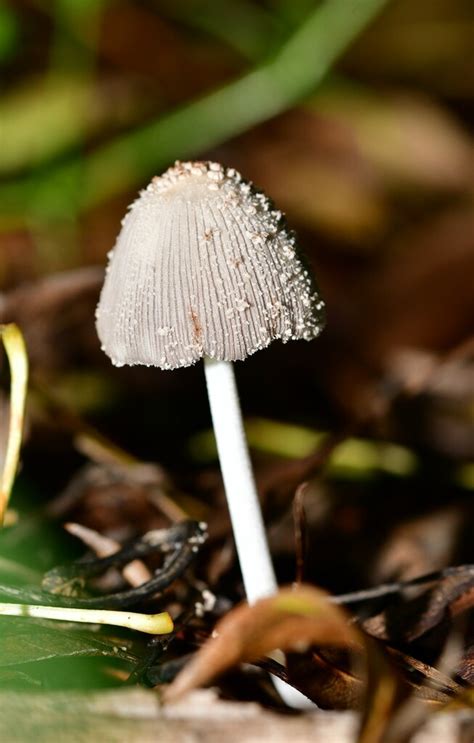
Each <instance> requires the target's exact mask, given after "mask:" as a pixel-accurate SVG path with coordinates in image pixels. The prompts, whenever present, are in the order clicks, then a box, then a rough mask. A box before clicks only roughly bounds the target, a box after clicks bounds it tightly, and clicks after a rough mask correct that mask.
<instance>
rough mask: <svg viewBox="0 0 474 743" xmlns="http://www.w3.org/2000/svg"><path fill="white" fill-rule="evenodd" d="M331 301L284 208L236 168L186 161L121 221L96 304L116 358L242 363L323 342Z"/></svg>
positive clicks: (119, 361)
mask: <svg viewBox="0 0 474 743" xmlns="http://www.w3.org/2000/svg"><path fill="white" fill-rule="evenodd" d="M323 325H324V304H323V302H322V300H321V298H320V296H319V294H318V292H317V289H316V287H315V284H314V281H313V279H312V277H311V274H310V272H309V271H308V268H307V267H306V265H305V263H304V261H302V258H301V255H300V253H299V251H298V249H297V246H296V241H295V237H294V235H293V233H292V232H290V231H288V229H287V226H286V222H285V220H284V218H283V216H282V214H281V212H278V211H276V210H274V208H273V205H272V203H271V202H270V201H269V199H267V197H266V196H265V195H264V194H263V193H261V192H259V191H257V190H256V189H255V188H254V187H253V186H252V184H251V183H248V182H247V181H244V180H243V179H242V178H241V176H240V175H239V173H237V172H236V171H235V170H234V169H233V168H224V167H222V166H221V165H219V164H218V163H212V162H189V163H180V162H177V163H176V164H175V165H174V166H173V167H172V168H170V169H169V170H167V171H166V173H164V175H162V176H160V177H155V178H153V180H152V181H151V183H150V184H149V186H148V187H147V188H146V189H145V190H144V191H142V192H141V194H140V196H139V198H138V199H137V200H136V201H135V202H134V203H133V204H132V205H131V207H130V210H129V212H128V214H127V215H126V217H125V219H124V220H123V222H122V230H121V232H120V234H119V236H118V239H117V242H116V245H115V248H114V250H113V251H111V252H110V253H109V265H108V268H107V275H106V279H105V283H104V286H103V289H102V294H101V297H100V301H99V305H98V307H97V332H98V334H99V338H100V340H101V343H102V348H103V350H104V351H105V352H106V353H107V354H108V356H110V358H111V359H112V362H113V363H114V364H115V365H116V366H122V365H123V364H131V365H133V364H145V365H148V366H158V367H160V368H162V369H175V368H177V367H179V366H189V365H191V364H194V363H195V362H196V361H198V359H200V358H202V357H203V356H208V357H210V358H213V359H224V360H228V361H235V360H237V359H245V358H246V357H247V356H249V355H250V354H252V353H255V351H258V350H259V349H261V348H265V347H266V346H268V345H269V344H270V343H271V342H272V341H273V340H275V339H277V338H279V339H281V340H282V341H283V342H284V343H286V341H289V340H292V339H297V338H304V339H305V340H311V339H312V338H315V337H316V336H317V335H318V333H319V332H320V331H321V329H322V327H323Z"/></svg>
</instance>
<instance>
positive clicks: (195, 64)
mask: <svg viewBox="0 0 474 743" xmlns="http://www.w3.org/2000/svg"><path fill="white" fill-rule="evenodd" d="M473 30H474V6H473V4H472V0H417V2H413V1H412V0H389V1H383V0H363V1H362V0H326V1H325V2H315V0H135V1H132V0H16V1H15V2H6V1H5V0H4V1H3V2H1V3H0V65H1V89H0V92H1V99H0V291H1V294H0V320H1V321H2V322H6V321H15V322H17V323H18V324H19V325H20V326H21V327H22V329H23V331H24V333H25V336H26V340H27V344H28V349H29V354H30V358H31V367H32V385H31V393H30V400H29V411H28V427H27V445H26V449H25V454H24V468H23V474H22V478H23V479H22V482H23V485H22V487H21V483H20V486H19V490H18V492H19V498H20V501H21V502H23V501H22V500H21V499H22V498H23V497H24V493H25V492H26V493H28V492H29V494H30V495H29V496H27V497H25V502H26V501H28V502H29V503H30V505H31V502H36V503H38V502H41V503H43V502H45V501H48V500H49V499H51V498H52V497H53V496H57V495H58V493H59V492H61V490H62V489H63V488H64V487H65V486H66V485H67V483H69V482H70V480H71V478H72V477H74V476H75V474H76V473H77V472H78V471H79V467H80V466H81V465H85V464H86V462H87V461H88V460H90V459H92V460H94V461H98V460H100V461H104V456H105V459H107V455H104V453H103V452H104V450H103V449H101V448H100V447H99V450H100V453H99V454H98V453H97V452H98V449H97V446H96V444H97V440H96V436H97V434H96V431H97V430H100V431H101V433H102V434H106V435H107V436H109V438H110V439H111V440H112V441H113V442H115V443H116V444H118V445H120V446H121V447H122V448H123V450H124V451H127V452H130V453H131V454H133V455H134V456H136V457H137V458H139V459H146V460H150V461H153V462H158V463H160V464H161V465H163V466H164V467H165V468H166V471H167V472H168V473H171V477H172V479H173V481H174V482H175V483H176V485H177V488H178V490H179V492H180V495H179V498H178V499H180V500H179V502H180V504H181V506H183V504H185V505H186V509H187V510H188V512H190V513H191V515H196V514H198V512H199V514H198V515H199V516H202V515H203V516H205V517H206V518H209V520H210V521H211V533H212V513H210V512H209V511H210V509H209V504H210V503H213V502H219V503H221V508H222V509H224V506H223V505H222V503H223V502H222V498H221V496H222V494H221V493H220V490H219V479H218V470H217V466H216V463H215V451H214V449H213V446H212V441H209V436H208V435H207V434H206V430H207V429H208V428H209V413H208V410H207V402H206V397H205V392H204V386H203V380H202V377H201V371H200V369H199V368H193V369H184V370H178V371H176V372H173V373H170V372H159V371H155V370H151V369H137V368H134V369H121V370H116V369H112V368H111V367H110V365H109V362H108V359H106V358H105V356H103V354H101V352H100V349H99V346H98V342H97V339H96V335H95V331H94V318H93V316H94V307H95V304H96V301H97V297H98V292H99V289H100V285H101V282H102V278H103V266H104V263H105V259H106V253H107V252H108V251H109V250H110V249H111V248H112V246H113V244H114V240H115V236H116V234H117V232H118V230H119V225H120V220H121V218H122V216H123V214H124V212H125V209H126V206H127V204H129V203H130V201H131V200H132V199H133V198H134V195H135V193H136V191H137V190H138V189H139V188H141V187H144V186H145V185H146V183H147V181H148V179H149V178H150V177H151V176H152V175H153V174H155V173H157V172H161V171H162V170H163V169H164V168H165V167H166V166H168V165H169V164H171V163H172V161H173V160H174V159H176V158H179V159H188V158H212V159H217V160H219V161H222V162H224V163H226V164H228V165H232V166H235V167H236V168H238V169H239V170H241V172H242V173H243V174H244V176H245V177H247V178H250V179H252V180H254V181H255V183H256V184H257V185H258V186H259V187H261V188H263V189H264V190H265V191H266V192H267V193H268V194H269V195H270V196H271V197H272V198H273V199H274V200H275V201H276V203H277V204H278V206H279V207H281V208H282V209H283V210H285V211H286V212H287V215H288V219H289V221H290V224H291V225H292V226H293V227H294V228H295V229H296V230H297V232H298V234H299V236H300V239H301V243H302V245H303V246H304V248H305V250H306V251H307V253H308V256H309V258H310V261H311V263H312V265H313V267H314V270H315V274H316V276H317V278H318V282H319V284H320V287H321V291H322V294H323V296H324V297H325V299H326V302H327V307H328V326H327V329H326V331H325V332H324V334H323V336H322V337H321V339H320V340H318V341H317V342H315V343H311V344H304V343H292V344H289V345H288V346H281V344H278V343H277V344H274V346H272V347H271V348H269V349H268V350H266V351H263V352H261V353H259V354H257V355H256V356H255V357H252V358H251V359H249V360H248V361H247V362H245V364H239V365H238V366H237V374H238V378H239V383H240V387H241V391H242V398H243V406H244V409H245V411H246V414H247V416H248V417H249V418H252V417H254V418H255V420H254V421H249V435H250V440H251V443H252V447H253V451H254V455H255V458H256V465H257V472H258V477H259V485H260V489H261V492H262V495H263V497H264V499H265V504H266V509H267V517H268V519H269V521H270V522H272V523H273V524H274V537H273V538H274V547H275V550H277V551H278V550H282V551H283V552H284V551H285V550H287V552H288V551H289V554H290V555H291V550H292V549H293V547H291V539H292V537H291V529H290V527H289V526H288V523H289V522H288V518H287V517H288V512H289V511H288V509H291V500H292V497H293V494H294V491H295V488H296V486H297V485H298V484H299V483H300V482H301V481H302V480H305V479H311V478H314V477H315V474H318V478H319V475H320V473H321V469H322V467H323V465H325V464H329V466H328V468H327V472H326V475H327V477H326V479H324V478H323V479H321V478H319V479H318V478H316V480H313V493H312V495H313V499H312V501H311V502H312V503H313V504H316V505H314V507H312V510H311V509H309V510H311V514H310V515H309V516H308V518H309V520H310V523H311V524H312V527H311V528H313V529H314V530H315V531H314V533H315V534H319V537H318V539H319V540H320V541H319V542H318V544H319V548H318V551H319V550H321V549H326V550H328V557H327V558H326V560H325V562H324V566H323V567H324V570H323V569H322V568H321V565H320V563H319V559H317V556H315V557H314V560H313V558H312V556H311V555H310V554H309V555H308V575H309V577H312V578H314V579H315V580H318V581H319V582H322V583H324V584H325V585H328V586H329V587H330V588H333V589H336V588H349V587H350V588H352V587H353V586H354V585H355V584H357V585H361V584H363V583H367V582H370V581H371V580H374V579H375V578H377V579H386V578H387V577H390V576H393V575H397V576H399V577H401V576H403V575H405V573H407V574H408V573H410V574H412V573H413V572H419V571H420V570H422V569H435V568H437V567H439V566H441V565H443V564H445V563H446V562H449V561H450V560H454V559H457V558H459V557H460V556H462V557H463V559H465V560H469V559H470V561H473V555H472V550H471V554H470V557H469V545H467V546H466V543H465V540H464V541H463V539H462V538H461V536H462V535H461V531H462V530H463V529H464V527H465V526H466V524H468V523H470V521H472V505H471V502H470V500H469V497H468V496H469V495H470V491H471V490H472V487H473V486H474V479H473V471H472V465H470V464H469V463H470V462H471V461H472V458H473V456H474V436H473V418H474V381H473V379H474V375H473V374H472V371H473V365H472V348H473V343H472V341H473V336H472V333H473V327H474V324H473V318H474V293H473V276H474V209H473V195H474V190H473V186H474V169H473V167H472V166H473V141H472V122H473V118H474V105H473V100H474V98H473V93H474V56H473V54H472V37H473ZM5 389H6V382H5ZM4 404H5V403H4ZM88 436H89V438H87V437H88ZM84 437H85V438H84ZM91 440H92V441H95V445H94V446H93V447H92V448H91V446H90V441H91ZM339 440H340V441H342V442H343V444H341V446H343V447H345V449H344V448H342V449H341V448H340V447H338V445H337V442H338V441H339ZM85 441H89V444H88V445H85V444H84V442H85ZM383 441H385V442H387V443H386V444H384V446H386V447H388V448H385V449H384V448H383V447H382V449H381V448H380V446H379V444H380V442H383ZM331 442H332V443H331ZM107 446H108V445H107ZM94 447H95V448H94ZM325 447H326V449H327V452H326V453H327V456H326V458H325V457H324V456H322V455H321V451H322V450H323V451H326V449H325ZM391 447H392V448H391ZM105 450H106V451H109V450H107V447H105ZM91 452H92V453H91ZM331 452H332V454H331V456H330V457H329V454H330V453H331ZM318 457H319V459H318ZM321 457H322V458H321ZM328 457H329V458H328ZM109 458H110V457H109ZM364 477H365V480H364ZM361 478H362V479H361ZM26 483H29V485H28V486H27V485H26ZM94 487H95V486H93V485H91V484H90V483H89V484H88V485H87V487H86V488H85V490H81V493H82V496H83V497H84V500H83V501H81V503H82V506H80V507H79V511H78V514H79V515H78V514H77V513H76V516H77V517H78V518H79V516H81V514H82V518H83V520H84V521H85V522H87V523H88V524H89V525H91V526H94V527H96V528H99V529H102V530H105V531H107V530H108V531H110V532H111V533H112V532H114V530H115V532H114V533H120V534H121V535H122V536H130V535H131V534H132V533H134V532H139V531H140V530H144V529H146V528H149V526H150V518H151V517H150V509H149V507H148V506H147V508H146V509H144V506H143V503H142V501H140V499H138V501H134V500H133V498H132V500H127V498H128V497H130V487H129V485H125V486H124V488H125V490H124V492H123V493H122V495H121V496H120V494H119V496H120V497H119V496H117V494H116V491H114V492H115V496H114V497H115V498H117V497H119V499H120V498H122V500H121V501H120V503H121V505H120V504H119V505H120V507H118V506H117V502H116V501H114V499H113V498H112V496H111V494H110V490H107V487H105V491H104V490H102V491H100V493H99V495H97V491H96V490H94ZM22 488H23V489H22ZM87 488H89V490H87ZM127 488H128V490H127ZM99 490H100V488H99ZM132 490H133V489H132ZM84 492H85V495H84ZM91 492H93V494H95V495H94V498H92V496H91V497H90V498H89V496H90V494H91ZM104 492H105V494H104ZM88 493H89V496H88V495H87V494H88ZM124 493H125V494H124ZM127 493H128V495H126V494H127ZM22 494H23V495H22ZM82 496H81V497H82ZM176 497H178V496H176ZM28 498H29V500H28ZM88 498H89V500H88ZM196 498H197V499H198V500H196ZM219 499H220V500H219ZM74 503H76V502H75V501H74ZM137 503H138V505H137ZM13 505H15V504H14V501H13ZM76 506H77V503H76ZM76 506H75V507H76ZM81 509H82V510H81ZM143 509H144V510H143ZM200 509H201V510H200ZM443 509H444V510H443ZM446 509H447V511H446ZM452 509H454V511H455V514H456V518H454V519H451V520H450V519H448V518H446V519H445V520H444V521H443V523H444V525H445V527H446V534H444V537H443V539H442V540H440V539H439V529H438V522H437V521H436V523H435V522H429V524H428V526H426V524H425V522H423V524H422V526H420V527H419V528H420V529H425V527H426V529H427V531H426V534H428V536H429V538H428V537H427V540H428V543H429V549H428V547H427V548H426V551H425V552H423V550H421V548H420V549H419V550H418V551H417V550H416V549H415V547H413V550H412V552H411V553H410V552H409V554H408V553H403V554H401V555H400V554H399V553H398V552H397V549H398V546H397V545H399V541H397V539H398V537H397V534H398V533H399V532H397V531H396V530H397V529H398V528H400V525H402V526H403V525H404V524H405V525H406V524H413V523H415V526H413V527H410V528H413V533H414V534H415V535H416V539H418V537H419V532H418V531H417V530H416V529H417V527H416V524H418V521H416V520H417V519H419V518H422V517H423V516H424V514H426V513H429V514H433V513H435V514H443V513H445V512H449V513H451V512H452ZM224 510H225V509H224ZM224 510H222V511H221V512H216V518H217V515H218V514H219V513H220V514H222V513H223V512H224ZM60 511H61V509H60ZM61 513H62V514H63V513H65V512H64V511H61ZM153 518H154V519H155V520H156V519H157V518H158V517H157V516H156V514H155V516H154V517H153ZM285 518H286V521H285ZM433 518H434V517H433ZM440 518H441V517H440ZM413 520H415V522H413ZM152 523H153V524H154V523H155V521H153V520H152ZM158 523H160V521H159V519H158ZM433 523H434V526H433ZM430 528H432V531H429V529H430ZM28 529H29V522H25V525H24V527H23V530H24V533H25V534H29V533H30V532H28ZM222 529H223V527H222V525H221V527H219V526H218V525H217V526H216V525H215V533H216V534H219V533H222ZM120 530H121V531H120ZM288 530H289V531H288ZM318 530H319V532H318ZM411 533H412V532H410V534H411ZM423 534H425V532H424V531H423ZM432 534H434V536H433V539H434V542H432V541H430V540H431V536H430V535H432ZM315 538H316V537H315ZM405 538H406V539H408V537H405V535H404V533H403V539H405ZM12 539H13V538H12ZM21 539H23V540H24V541H23V542H21ZM21 539H20V542H21V544H26V543H27V542H28V539H29V537H28V536H26V537H21ZM413 539H415V537H413ZM14 541H15V540H14V539H13V541H12V543H11V549H13V548H14V544H13V543H14ZM410 544H411V543H410ZM288 545H290V547H289V546H288ZM369 547H370V549H369ZM354 551H355V553H356V554H357V555H358V558H357V560H355V561H354V560H352V559H350V558H349V557H348V555H349V554H350V553H351V552H354ZM407 554H408V557H407ZM377 555H378V557H377ZM412 558H413V559H412ZM291 559H292V558H291ZM46 562H47V560H46ZM313 562H314V565H313ZM291 564H292V563H291ZM328 565H332V568H331V569H329V568H328ZM282 570H283V573H284V576H285V577H286V578H288V579H290V578H291V577H292V575H293V573H292V570H293V568H292V567H291V565H290V566H286V568H285V566H284V565H283V568H282Z"/></svg>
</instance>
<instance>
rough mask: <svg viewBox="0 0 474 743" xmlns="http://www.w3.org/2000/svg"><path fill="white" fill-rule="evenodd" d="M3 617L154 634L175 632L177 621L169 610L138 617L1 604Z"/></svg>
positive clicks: (105, 611)
mask: <svg viewBox="0 0 474 743" xmlns="http://www.w3.org/2000/svg"><path fill="white" fill-rule="evenodd" d="M0 616H9V617H36V618H37V619H56V620H60V621H62V622H88V623H89V624H111V625H114V626H116V627H127V628H128V629H133V630H137V631H138V632H146V633H147V634H150V635H167V634H168V633H169V632H172V631H173V620H172V619H171V617H170V615H169V614H168V612H166V611H164V612H162V613H161V614H137V613H135V612H130V611H108V610H106V609H69V608H65V607H63V606H34V605H32V604H4V603H3V604H2V603H0Z"/></svg>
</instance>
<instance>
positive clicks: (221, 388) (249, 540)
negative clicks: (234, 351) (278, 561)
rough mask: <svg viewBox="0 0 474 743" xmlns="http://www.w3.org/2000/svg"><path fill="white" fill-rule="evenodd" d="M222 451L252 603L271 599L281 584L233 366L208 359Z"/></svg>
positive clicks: (208, 378) (234, 526)
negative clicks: (247, 438) (275, 568)
mask: <svg viewBox="0 0 474 743" xmlns="http://www.w3.org/2000/svg"><path fill="white" fill-rule="evenodd" d="M204 371H205V374H206V383H207V392H208V395H209V405H210V408H211V415H212V421H213V424H214V433H215V436H216V442H217V451H218V453H219V461H220V465H221V471H222V477H223V480H224V487H225V492H226V496H227V503H228V506H229V511H230V518H231V521H232V529H233V532H234V538H235V544H236V547H237V554H238V556H239V562H240V569H241V571H242V577H243V580H244V586H245V593H246V595H247V599H248V601H249V603H251V604H252V603H254V602H255V601H257V600H258V599H260V598H263V597H265V596H270V595H272V594H273V593H275V592H276V590H277V583H276V578H275V573H274V570H273V565H272V561H271V557H270V552H269V549H268V543H267V538H266V534H265V527H264V524H263V518H262V512H261V510H260V502H259V499H258V494H257V488H256V485H255V479H254V476H253V472H252V465H251V463H250V457H249V452H248V448H247V440H246V438H245V432H244V426H243V422H242V414H241V411H240V404H239V395H238V392H237V386H236V383H235V376H234V367H233V365H232V362H230V361H215V360H214V359H209V358H205V359H204Z"/></svg>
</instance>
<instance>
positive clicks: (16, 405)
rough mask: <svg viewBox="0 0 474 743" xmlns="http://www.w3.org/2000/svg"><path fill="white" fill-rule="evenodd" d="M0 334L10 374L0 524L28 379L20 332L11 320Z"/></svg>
mask: <svg viewBox="0 0 474 743" xmlns="http://www.w3.org/2000/svg"><path fill="white" fill-rule="evenodd" d="M0 336H1V339H2V342H3V345H4V347H5V351H6V353H7V357H8V362H9V364H10V377H11V382H10V422H9V430H8V442H7V448H6V453H5V460H4V463H3V469H2V472H1V478H0V524H3V520H4V518H5V512H6V510H7V506H8V501H9V500H10V494H11V490H12V487H13V481H14V479H15V473H16V470H17V467H18V458H19V456H20V446H21V438H22V431H23V418H24V411H25V400H26V386H27V382H28V356H27V353H26V347H25V341H24V339H23V335H22V332H21V330H20V329H19V328H18V327H17V326H16V325H15V324H14V323H11V324H8V325H0Z"/></svg>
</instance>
